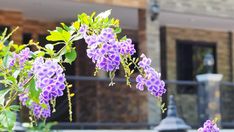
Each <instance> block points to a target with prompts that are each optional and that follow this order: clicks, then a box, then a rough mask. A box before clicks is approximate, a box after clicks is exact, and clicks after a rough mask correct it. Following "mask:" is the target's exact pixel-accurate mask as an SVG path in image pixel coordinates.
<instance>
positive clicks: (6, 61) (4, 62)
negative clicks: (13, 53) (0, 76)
mask: <svg viewBox="0 0 234 132" xmlns="http://www.w3.org/2000/svg"><path fill="white" fill-rule="evenodd" d="M8 60H9V54H8V53H7V54H6V55H5V56H4V58H3V65H4V67H7V65H8Z"/></svg>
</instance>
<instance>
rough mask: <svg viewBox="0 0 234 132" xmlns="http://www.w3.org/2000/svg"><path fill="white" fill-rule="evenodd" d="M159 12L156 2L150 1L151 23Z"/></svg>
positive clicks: (154, 0)
mask: <svg viewBox="0 0 234 132" xmlns="http://www.w3.org/2000/svg"><path fill="white" fill-rule="evenodd" d="M159 11H160V8H159V5H158V2H157V1H156V0H151V4H150V15H151V21H154V20H156V19H157V17H158V14H159Z"/></svg>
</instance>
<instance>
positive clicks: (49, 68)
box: [33, 58, 66, 118]
mask: <svg viewBox="0 0 234 132" xmlns="http://www.w3.org/2000/svg"><path fill="white" fill-rule="evenodd" d="M33 73H34V75H35V79H36V87H37V88H40V89H41V94H40V97H39V98H40V104H46V106H47V109H43V108H40V107H41V106H40V105H37V104H36V105H35V106H36V107H34V111H33V112H34V115H36V116H37V117H38V118H40V117H44V118H47V117H48V116H49V115H50V106H49V101H50V100H52V99H55V98H56V97H59V96H62V95H63V90H64V89H65V80H66V79H65V75H64V73H63V69H62V67H61V66H60V65H59V64H58V63H57V62H55V61H53V60H46V61H44V59H43V58H37V59H36V60H35V61H34V64H33ZM40 111H42V112H41V114H38V113H39V112H40ZM48 112H49V113H48Z"/></svg>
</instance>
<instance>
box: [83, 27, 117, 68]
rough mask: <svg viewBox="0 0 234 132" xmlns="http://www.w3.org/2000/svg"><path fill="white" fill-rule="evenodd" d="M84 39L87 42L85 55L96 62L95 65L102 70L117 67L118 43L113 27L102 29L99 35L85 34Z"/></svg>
mask: <svg viewBox="0 0 234 132" xmlns="http://www.w3.org/2000/svg"><path fill="white" fill-rule="evenodd" d="M84 39H85V41H86V43H87V44H88V48H87V56H88V57H89V58H91V59H92V61H93V62H94V63H96V67H98V68H99V69H102V70H104V71H114V70H116V69H119V65H120V52H119V45H118V42H116V40H115V34H114V31H113V29H111V28H106V29H103V30H102V31H101V33H100V34H99V35H91V36H85V37H84Z"/></svg>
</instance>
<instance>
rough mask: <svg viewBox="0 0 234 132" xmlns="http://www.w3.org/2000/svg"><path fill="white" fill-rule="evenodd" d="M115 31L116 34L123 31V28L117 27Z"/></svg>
mask: <svg viewBox="0 0 234 132" xmlns="http://www.w3.org/2000/svg"><path fill="white" fill-rule="evenodd" d="M114 32H115V33H116V34H118V33H121V32H122V29H121V28H120V27H117V28H116V29H115V31H114Z"/></svg>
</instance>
